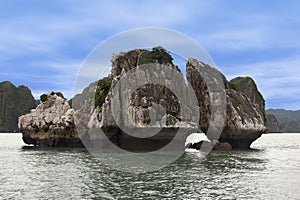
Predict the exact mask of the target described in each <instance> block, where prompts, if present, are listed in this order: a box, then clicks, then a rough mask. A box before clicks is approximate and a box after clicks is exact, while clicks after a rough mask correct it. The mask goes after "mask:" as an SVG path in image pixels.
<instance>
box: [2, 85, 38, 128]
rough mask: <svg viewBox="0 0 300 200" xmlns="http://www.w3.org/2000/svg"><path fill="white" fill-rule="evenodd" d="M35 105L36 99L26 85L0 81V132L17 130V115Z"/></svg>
mask: <svg viewBox="0 0 300 200" xmlns="http://www.w3.org/2000/svg"><path fill="white" fill-rule="evenodd" d="M35 107H36V100H35V99H34V98H33V96H32V94H31V91H30V89H29V88H28V87H26V86H24V85H21V86H18V87H16V86H15V85H14V84H12V83H11V82H9V81H3V82H0V132H16V131H18V130H19V128H18V117H19V116H20V115H23V114H25V113H27V112H29V111H30V109H32V108H35Z"/></svg>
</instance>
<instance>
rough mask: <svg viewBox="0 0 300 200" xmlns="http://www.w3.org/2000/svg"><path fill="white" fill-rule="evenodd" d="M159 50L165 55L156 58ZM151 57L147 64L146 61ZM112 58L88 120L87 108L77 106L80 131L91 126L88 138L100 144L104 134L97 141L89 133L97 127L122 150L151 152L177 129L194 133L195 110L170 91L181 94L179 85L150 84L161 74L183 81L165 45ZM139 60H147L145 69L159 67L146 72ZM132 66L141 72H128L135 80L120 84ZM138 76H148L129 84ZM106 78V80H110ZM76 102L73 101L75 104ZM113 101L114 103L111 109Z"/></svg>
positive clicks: (167, 139) (167, 140) (173, 134)
mask: <svg viewBox="0 0 300 200" xmlns="http://www.w3.org/2000/svg"><path fill="white" fill-rule="evenodd" d="M157 54H159V55H163V56H159V57H158V59H157V60H155V58H157V57H156V55H157ZM164 55H165V56H164ZM153 59H154V63H153ZM149 60H150V62H151V64H149V63H147V62H148V61H149ZM111 62H112V70H111V75H110V77H108V78H105V79H102V80H100V81H99V82H98V85H97V89H96V93H95V94H96V98H95V100H96V102H94V103H95V104H96V107H97V108H96V109H95V110H94V112H93V114H92V115H91V116H92V117H91V119H90V120H89V121H88V122H87V121H86V116H87V113H88V111H89V109H90V108H84V109H80V110H79V111H78V112H77V113H80V116H79V114H78V115H76V116H77V119H78V121H80V123H79V124H80V125H79V127H80V128H81V130H84V129H86V130H90V132H89V136H90V138H93V139H91V140H93V143H98V144H99V143H102V142H103V138H102V137H100V138H99V137H98V140H99V141H95V138H97V136H96V135H93V133H94V132H97V131H95V130H99V129H101V130H102V131H104V133H105V135H106V136H107V137H108V138H109V140H110V141H111V142H112V143H114V144H115V145H117V146H119V147H120V148H123V149H126V150H155V149H159V148H161V147H163V146H165V145H166V144H169V143H170V141H172V139H173V138H174V137H175V135H176V133H177V131H178V130H179V129H180V130H181V131H182V132H183V133H182V134H185V135H186V136H187V135H188V134H190V133H192V132H195V131H197V129H196V127H197V126H196V124H195V123H194V124H193V118H195V116H197V113H195V111H194V110H192V109H190V108H189V107H187V106H185V105H186V102H185V101H184V100H182V99H181V100H179V99H178V98H177V97H176V95H174V94H173V92H175V93H180V92H181V91H183V88H181V87H176V88H174V90H175V91H171V90H170V89H168V88H167V87H165V86H163V85H159V84H154V82H157V81H159V80H161V79H162V80H163V81H165V78H173V79H175V80H177V81H181V82H182V83H184V78H183V76H182V74H181V72H180V70H179V69H178V67H177V66H175V65H174V64H173V63H172V60H171V59H170V56H169V54H167V53H166V51H165V50H164V49H160V48H159V49H153V50H152V51H148V50H139V49H137V50H132V51H129V52H127V53H120V54H118V55H113V56H112V57H111ZM140 63H142V64H140ZM143 64H149V66H147V67H149V68H150V69H151V67H153V68H156V69H157V71H156V72H152V71H151V70H150V71H148V70H145V69H143V67H140V66H143ZM150 65H151V66H150ZM164 67H167V68H168V69H170V71H168V70H166V69H165V68H164ZM132 69H138V70H141V71H140V72H134V73H133V74H131V75H132V77H131V78H130V80H133V83H131V82H130V81H125V82H122V80H121V77H122V75H124V74H126V73H127V74H129V73H130V72H131V70H132ZM140 80H147V83H149V84H145V85H142V86H140V87H137V88H134V86H133V85H134V84H136V83H138V82H139V81H140ZM107 81H110V84H108V83H107ZM129 82H130V83H129ZM131 84H132V85H131ZM131 86H133V87H131ZM113 88H114V91H113ZM99 95H100V96H99ZM75 100H76V99H75ZM88 101H89V100H87V101H86V102H88ZM115 101H117V102H115ZM73 102H74V101H73ZM74 103H75V104H76V102H74ZM116 104H117V105H116ZM112 105H116V106H115V108H113V107H112ZM180 105H182V106H183V107H184V108H185V111H186V113H189V114H188V115H184V114H182V113H180V109H181V107H180ZM75 106H76V105H75ZM116 109H117V110H116ZM113 113H115V114H113ZM153 131H154V132H155V131H158V133H157V134H155V135H153V136H151V133H153ZM128 132H130V133H131V134H138V135H139V137H134V136H132V135H129V134H127V133H128ZM184 140H185V137H183V138H182V141H180V144H181V145H180V146H181V147H180V146H179V145H177V146H176V147H177V148H184ZM102 145H106V144H102Z"/></svg>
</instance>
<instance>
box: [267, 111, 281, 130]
mask: <svg viewBox="0 0 300 200" xmlns="http://www.w3.org/2000/svg"><path fill="white" fill-rule="evenodd" d="M266 127H267V128H268V132H269V133H279V132H280V127H279V122H278V120H277V119H276V117H275V116H274V115H272V114H267V120H266Z"/></svg>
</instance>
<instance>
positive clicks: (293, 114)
mask: <svg viewBox="0 0 300 200" xmlns="http://www.w3.org/2000/svg"><path fill="white" fill-rule="evenodd" d="M266 113H267V118H268V116H269V120H267V123H268V122H271V119H270V116H271V115H273V116H274V117H275V118H276V120H277V121H278V126H279V127H278V128H279V131H278V132H287V133H300V110H295V111H293V110H285V109H268V110H266ZM272 121H273V123H271V124H272V125H273V127H271V126H270V123H269V126H268V124H267V126H268V128H269V129H271V130H270V132H275V131H273V130H274V129H273V128H274V122H275V121H274V118H273V120H272ZM275 123H276V122H275Z"/></svg>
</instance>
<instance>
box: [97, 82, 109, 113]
mask: <svg viewBox="0 0 300 200" xmlns="http://www.w3.org/2000/svg"><path fill="white" fill-rule="evenodd" d="M110 86H111V79H110V78H109V77H105V78H103V79H101V80H99V81H98V84H97V86H96V92H95V108H96V107H98V106H99V107H101V106H102V104H103V103H104V102H105V98H106V96H107V94H108V92H109V89H110Z"/></svg>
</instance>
